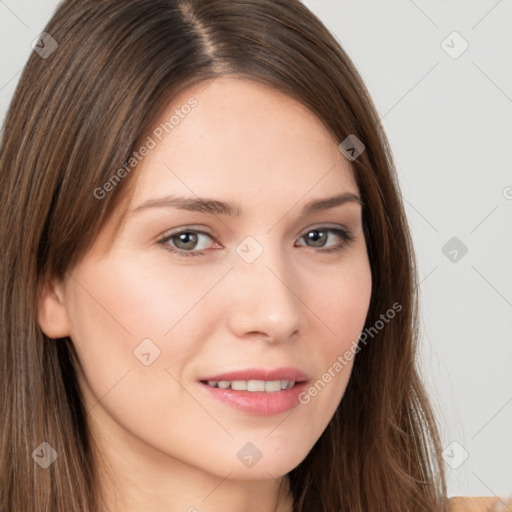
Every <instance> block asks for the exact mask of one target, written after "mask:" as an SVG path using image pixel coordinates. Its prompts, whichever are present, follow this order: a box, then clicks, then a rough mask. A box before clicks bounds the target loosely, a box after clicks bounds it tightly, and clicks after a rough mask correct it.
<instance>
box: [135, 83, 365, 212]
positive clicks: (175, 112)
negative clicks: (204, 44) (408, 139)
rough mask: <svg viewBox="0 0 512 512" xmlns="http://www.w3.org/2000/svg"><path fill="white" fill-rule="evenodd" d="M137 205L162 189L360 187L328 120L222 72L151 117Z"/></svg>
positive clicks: (244, 193) (294, 192)
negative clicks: (326, 124)
mask: <svg viewBox="0 0 512 512" xmlns="http://www.w3.org/2000/svg"><path fill="white" fill-rule="evenodd" d="M149 138H150V139H151V142H149V139H146V142H149V144H150V145H151V146H152V149H151V150H150V151H148V152H147V154H146V156H145V157H144V158H143V159H142V160H141V162H140V164H139V166H138V168H137V184H136V188H135V189H134V195H133V197H132V205H133V204H135V205H136V204H137V203H138V202H140V201H141V200H144V199H147V198H148V197H150V196H154V195H155V194H157V193H162V192H167V193H176V194H186V195H190V194H191V193H192V194H198V195H212V194H213V193H217V194H222V195H223V199H227V200H229V197H228V196H231V198H232V199H233V200H235V199H236V202H243V201H244V199H246V198H249V197H252V196H254V195H255V194H257V195H258V197H259V200H260V203H261V202H264V201H270V202H272V201H274V200H275V199H276V197H279V196H281V198H282V195H283V193H284V192H285V193H286V194H287V195H289V196H290V197H292V196H293V197H294V198H295V200H297V199H299V197H301V196H303V195H305V194H307V193H308V191H312V192H313V188H314V189H315V191H316V192H321V191H329V192H330V191H332V188H333V187H336V190H339V191H345V190H347V189H351V190H352V191H356V190H357V188H355V181H354V176H353V171H352V168H351V166H350V163H349V162H348V161H347V160H346V159H345V158H344V157H343V156H342V154H341V152H340V151H339V149H338V143H337V142H336V141H335V140H334V139H333V137H332V135H331V134H330V133H329V132H328V130H327V129H326V128H325V126H324V125H323V124H322V122H321V121H320V120H319V119H318V118H317V117H316V116H315V115H314V114H313V113H312V112H311V111H309V110H308V109H307V108H306V107H305V106H303V105H302V104H300V103H299V102H297V101H296V100H294V99H293V98H291V97H289V96H286V95H285V94H283V93H281V92H279V91H277V90H274V89H272V88H269V87H267V86H264V85H261V84H257V83H255V82H251V81H248V80H245V79H238V78H227V77H222V78H218V79H215V80H213V81H211V82H207V83H206V84H205V83H203V84H199V85H197V86H195V87H193V88H190V89H188V90H187V91H185V92H183V93H182V94H180V95H179V96H178V97H176V98H174V100H173V101H172V102H171V104H169V105H168V106H167V108H166V109H165V110H164V111H163V113H162V114H161V115H160V117H159V119H157V120H155V122H154V123H153V129H152V132H151V133H150V134H149Z"/></svg>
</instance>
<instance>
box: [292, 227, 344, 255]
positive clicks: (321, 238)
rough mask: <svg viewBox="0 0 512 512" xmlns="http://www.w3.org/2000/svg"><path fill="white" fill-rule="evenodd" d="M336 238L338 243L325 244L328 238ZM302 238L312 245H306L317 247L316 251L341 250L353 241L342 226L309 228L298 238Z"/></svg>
mask: <svg viewBox="0 0 512 512" xmlns="http://www.w3.org/2000/svg"><path fill="white" fill-rule="evenodd" d="M333 238H334V239H336V238H338V240H340V241H338V243H335V244H334V245H332V246H327V247H328V248H325V247H326V243H327V242H328V241H329V240H332V239H333ZM301 239H304V240H306V241H307V242H310V243H311V244H313V245H308V247H311V248H312V249H319V251H318V252H334V251H341V250H342V249H344V248H345V247H346V246H347V245H349V244H350V242H353V241H354V237H353V236H352V234H351V233H350V232H349V231H348V230H346V229H344V228H332V227H318V228H313V229H309V230H308V231H307V233H306V234H304V235H302V236H301V237H300V238H299V240H301Z"/></svg>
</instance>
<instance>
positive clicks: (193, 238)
mask: <svg viewBox="0 0 512 512" xmlns="http://www.w3.org/2000/svg"><path fill="white" fill-rule="evenodd" d="M178 238H179V242H180V243H183V244H186V247H182V248H183V249H192V248H193V247H194V245H195V244H196V243H197V235H196V234H195V233H181V234H180V235H178Z"/></svg>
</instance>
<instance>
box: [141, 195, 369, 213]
mask: <svg viewBox="0 0 512 512" xmlns="http://www.w3.org/2000/svg"><path fill="white" fill-rule="evenodd" d="M345 203H358V204H360V205H361V206H362V205H363V203H362V201H361V199H360V197H359V196H358V195H356V194H353V193H352V192H344V193H343V194H339V195H337V196H332V197H325V198H322V199H314V200H312V201H310V202H309V203H306V204H305V205H304V207H303V208H302V211H301V213H302V215H309V214H312V213H317V212H321V211H324V210H329V209H330V208H335V207H336V206H340V205H342V204H345ZM148 208H177V209H179V210H186V211H191V212H200V213H207V214H211V215H227V216H231V217H240V216H241V215H242V210H241V208H240V206H239V205H237V204H229V203H227V202H225V201H219V200H217V199H210V198H207V197H198V196H196V197H183V196H175V195H170V196H165V197H160V198H156V199H149V200H147V201H146V202H144V203H143V204H141V205H140V206H137V207H136V208H134V209H133V210H132V213H135V212H139V211H141V210H146V209H148Z"/></svg>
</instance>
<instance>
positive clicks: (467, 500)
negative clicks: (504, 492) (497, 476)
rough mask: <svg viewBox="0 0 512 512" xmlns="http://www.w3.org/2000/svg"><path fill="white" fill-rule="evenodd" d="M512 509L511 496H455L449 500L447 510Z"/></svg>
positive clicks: (483, 511) (488, 511) (481, 511)
mask: <svg viewBox="0 0 512 512" xmlns="http://www.w3.org/2000/svg"><path fill="white" fill-rule="evenodd" d="M500 511H503V512H505V511H507V512H509V511H512V498H491V497H478V498H474V497H463V498H462V497H457V498H451V499H450V500H449V506H448V512H500Z"/></svg>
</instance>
